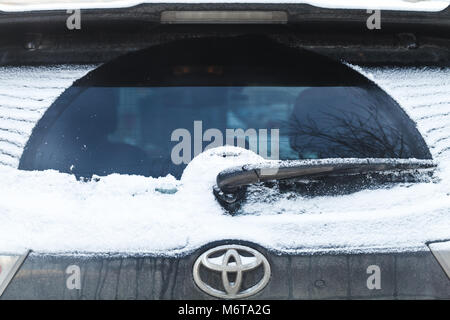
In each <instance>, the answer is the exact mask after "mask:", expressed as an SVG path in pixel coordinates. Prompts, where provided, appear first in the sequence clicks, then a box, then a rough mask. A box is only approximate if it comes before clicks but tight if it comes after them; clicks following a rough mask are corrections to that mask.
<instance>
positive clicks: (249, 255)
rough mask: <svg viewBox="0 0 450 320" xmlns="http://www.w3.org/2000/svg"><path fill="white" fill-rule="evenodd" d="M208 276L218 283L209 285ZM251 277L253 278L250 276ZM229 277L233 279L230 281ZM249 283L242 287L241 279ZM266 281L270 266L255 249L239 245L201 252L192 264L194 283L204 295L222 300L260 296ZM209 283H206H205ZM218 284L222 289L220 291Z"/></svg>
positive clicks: (210, 279) (242, 281)
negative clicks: (248, 279)
mask: <svg viewBox="0 0 450 320" xmlns="http://www.w3.org/2000/svg"><path fill="white" fill-rule="evenodd" d="M208 273H209V274H210V275H211V273H215V274H218V275H219V276H220V280H219V281H216V282H215V286H213V285H212V284H211V282H214V281H212V277H211V276H210V277H203V279H202V278H201V275H203V276H205V275H206V276H208ZM251 273H253V274H251ZM230 274H234V279H233V280H230ZM245 276H251V277H252V279H254V281H253V282H251V281H250V282H249V283H246V286H247V287H244V286H243V284H244V282H245V281H244V280H245V279H244V277H245ZM269 280H270V265H269V262H268V261H267V259H266V257H264V256H263V255H262V254H261V253H260V252H258V251H256V250H255V249H252V248H249V247H246V246H241V245H224V246H219V247H215V248H213V249H210V250H208V251H206V252H204V253H203V254H202V255H201V256H200V257H198V259H197V260H196V261H195V264H194V281H195V283H196V284H197V286H198V287H199V288H200V289H201V290H203V291H204V292H206V293H207V294H209V295H211V296H214V297H217V298H223V299H240V298H246V297H250V296H252V295H255V294H256V293H258V292H260V291H261V290H262V289H264V287H265V286H266V285H267V283H268V282H269ZM207 282H209V283H207ZM220 282H221V284H222V286H223V288H220Z"/></svg>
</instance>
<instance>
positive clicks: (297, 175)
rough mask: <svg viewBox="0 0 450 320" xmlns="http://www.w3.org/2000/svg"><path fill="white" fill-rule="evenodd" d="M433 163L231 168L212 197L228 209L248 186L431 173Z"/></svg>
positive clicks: (324, 162) (345, 161)
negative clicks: (274, 182) (356, 176)
mask: <svg viewBox="0 0 450 320" xmlns="http://www.w3.org/2000/svg"><path fill="white" fill-rule="evenodd" d="M435 167H436V164H435V162H434V161H433V160H419V159H356V158H340V159H320V160H293V161H289V160H288V161H272V162H264V163H261V164H247V165H244V166H240V167H233V168H229V169H226V170H224V171H222V172H220V173H219V174H218V175H217V180H216V182H217V185H216V186H214V189H213V191H214V194H215V196H216V198H217V199H218V200H219V202H221V204H222V205H223V204H225V205H230V204H233V203H235V202H237V200H239V199H242V198H243V194H244V193H245V187H246V186H248V185H251V184H255V183H259V182H268V181H279V180H285V179H309V178H320V177H331V176H349V175H361V174H370V173H411V172H413V173H414V172H416V171H420V172H422V171H430V170H433V169H434V168H435Z"/></svg>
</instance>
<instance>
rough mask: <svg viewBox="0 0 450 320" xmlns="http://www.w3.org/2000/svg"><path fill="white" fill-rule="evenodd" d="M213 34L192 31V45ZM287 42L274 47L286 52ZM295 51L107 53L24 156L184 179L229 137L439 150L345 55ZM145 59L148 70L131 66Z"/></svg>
mask: <svg viewBox="0 0 450 320" xmlns="http://www.w3.org/2000/svg"><path fill="white" fill-rule="evenodd" d="M202 41H203V42H202ZM207 41H211V40H197V41H191V42H184V49H185V52H189V49H190V48H193V49H192V51H193V52H192V55H194V54H195V53H196V50H197V49H198V48H201V47H202V46H207ZM258 41H259V40H258ZM258 41H257V42H258ZM258 43H259V42H258ZM264 45H266V44H264ZM273 46H274V47H275V48H280V45H278V44H273ZM212 47H213V48H214V45H212ZM218 47H219V48H220V45H219V46H218ZM219 48H218V49H219ZM175 49H176V46H174V47H170V46H168V47H166V49H165V50H169V51H168V52H170V53H171V54H174V53H173V51H174V50H175ZM154 50H160V51H162V52H164V50H162V49H154ZM253 50H254V48H253ZM279 50H281V52H279V53H278V55H277V52H276V50H275V52H273V55H272V57H273V59H278V60H279V61H281V60H283V53H285V51H283V50H285V49H279ZM289 50H290V51H289V54H288V57H287V60H289V59H292V58H293V57H292V55H295V54H297V55H299V56H298V58H299V60H298V61H297V60H295V62H293V61H291V62H293V65H292V67H291V68H289V66H288V65H285V62H283V63H281V64H277V63H276V62H273V63H271V62H267V61H266V64H268V65H269V66H270V68H267V70H265V68H264V61H260V62H259V63H258V61H256V63H245V62H246V61H247V62H248V61H249V60H248V59H249V57H248V55H249V54H251V52H249V51H251V50H250V48H249V50H248V51H247V52H244V53H235V54H234V57H233V61H234V62H235V63H231V62H233V61H229V60H227V59H223V57H221V55H220V53H219V52H218V53H217V61H206V63H205V65H201V66H199V64H198V63H199V61H201V60H197V59H198V57H196V58H194V59H192V60H194V61H189V59H187V60H185V61H177V60H176V59H175V58H172V59H173V60H170V57H169V58H167V57H164V58H161V56H158V54H160V52H159V53H158V52H153V54H152V50H151V49H149V51H146V52H141V53H139V54H138V55H137V56H135V57H134V58H135V59H134V58H133V56H129V57H125V58H122V59H119V60H118V61H115V62H113V63H111V64H110V65H108V64H107V65H105V66H103V67H101V68H99V70H97V72H96V71H94V72H93V73H92V74H90V75H88V76H87V77H86V78H85V79H81V80H80V81H78V82H77V83H75V84H74V86H72V87H71V88H69V89H68V90H67V91H66V92H65V93H64V94H63V95H62V96H61V97H60V98H59V99H58V100H57V101H56V102H55V104H54V105H53V106H52V107H51V108H50V109H49V110H48V111H47V113H46V114H45V115H44V117H43V119H42V120H41V121H40V123H39V124H38V125H37V127H36V128H35V130H34V131H33V135H32V137H31V138H30V141H29V143H28V145H27V147H26V150H25V151H24V154H23V156H22V160H21V165H20V167H21V168H22V169H26V170H45V169H56V170H59V171H61V172H68V173H74V174H76V175H77V176H80V177H91V176H92V175H94V174H95V175H100V176H101V175H108V174H111V173H121V174H139V175H144V176H153V177H159V176H165V175H167V174H172V175H174V176H175V177H178V178H179V177H180V176H181V174H182V172H183V170H184V168H185V167H186V165H187V163H189V161H190V160H192V158H193V157H194V156H196V155H197V154H199V153H200V152H202V151H204V150H205V149H207V148H211V147H215V146H221V145H226V144H232V145H237V146H241V147H245V148H247V149H251V150H253V151H255V152H257V153H258V154H260V155H262V156H264V157H266V158H272V159H275V158H276V159H281V160H296V159H318V158H417V159H429V158H431V156H430V153H429V151H428V148H427V146H426V145H425V143H424V141H423V139H422V137H421V136H420V134H419V132H418V131H417V129H416V127H415V124H414V123H413V122H412V121H411V119H409V118H408V116H407V115H406V114H405V113H404V112H403V110H402V109H401V108H400V107H399V105H398V104H397V103H396V102H395V101H394V100H393V99H392V98H390V97H389V96H388V95H387V94H386V93H385V92H383V91H382V90H381V89H380V88H378V87H377V86H375V85H374V84H372V83H370V82H369V81H368V80H367V79H365V78H364V77H362V76H360V75H357V74H356V72H355V71H353V70H351V69H350V68H347V67H345V66H343V65H341V64H340V63H337V62H329V61H328V60H324V61H326V62H327V63H326V64H323V63H321V59H324V58H321V57H316V56H315V55H311V54H309V53H302V52H301V51H299V50H296V51H297V52H296V53H292V52H293V51H292V50H293V49H289ZM197 53H198V52H197ZM211 55H212V56H211ZM211 55H209V56H208V57H209V58H208V59H213V58H214V50H212V52H211ZM240 55H241V58H242V59H241V60H242V61H240V60H239V56H240ZM152 57H153V60H151V59H150V58H152ZM174 57H176V55H175V56H174ZM145 58H146V59H145ZM158 58H159V59H160V62H161V64H158V63H157V61H158ZM184 59H185V58H184ZM208 59H205V60H208ZM140 60H141V63H142V65H141V69H145V68H147V70H144V71H142V70H139V72H134V73H133V72H131V71H132V70H133V68H135V67H136V63H137V62H136V61H140ZM213 60H214V59H213ZM256 60H258V59H256ZM149 61H150V62H149ZM308 63H309V64H310V66H308V68H303V69H302V66H304V65H307V64H308ZM330 65H331V66H333V68H335V69H334V70H331V71H336V72H335V74H334V75H333V72H330V70H329V66H330ZM296 68H297V69H301V73H300V70H299V73H298V75H297V74H296V73H295V72H293V70H294V71H295V69H296ZM324 68H328V69H324ZM130 69H131V71H130ZM124 70H126V71H124ZM152 71H153V72H152ZM155 71H157V72H155ZM321 74H323V75H324V77H323V79H321V77H320V75H321ZM152 75H153V76H152ZM318 75H319V76H318ZM246 76H248V77H246Z"/></svg>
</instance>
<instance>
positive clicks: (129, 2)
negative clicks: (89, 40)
mask: <svg viewBox="0 0 450 320" xmlns="http://www.w3.org/2000/svg"><path fill="white" fill-rule="evenodd" d="M169 2H172V3H252V4H253V3H284V4H286V3H291V4H292V3H297V4H301V3H304V4H310V5H313V6H316V7H322V8H333V9H343V8H344V9H381V10H408V11H431V12H433V11H441V10H444V9H445V8H446V7H448V5H449V1H448V0H422V1H421V0H411V1H407V0H377V1H375V0H340V1H336V0H256V1H249V0H221V1H218V0H175V1H167V0H76V1H72V0H5V1H2V3H1V4H0V11H10V12H12V11H16V12H17V11H31V10H57V9H92V8H123V7H132V6H136V5H139V4H143V3H169Z"/></svg>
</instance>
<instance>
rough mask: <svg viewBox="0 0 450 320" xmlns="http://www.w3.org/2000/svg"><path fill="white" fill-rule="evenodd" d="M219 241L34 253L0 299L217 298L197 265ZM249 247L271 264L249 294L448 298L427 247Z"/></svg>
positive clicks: (447, 284) (448, 287)
mask: <svg viewBox="0 0 450 320" xmlns="http://www.w3.org/2000/svg"><path fill="white" fill-rule="evenodd" d="M230 243H236V242H230ZM220 244H223V242H221V243H220ZM215 245H218V244H211V245H208V246H206V247H204V248H201V249H199V250H197V251H196V252H194V253H192V254H189V255H186V256H183V257H178V258H176V257H155V256H148V255H147V256H146V255H142V256H129V257H120V256H109V257H108V256H106V255H78V256H76V255H72V256H62V255H61V256H58V255H42V254H36V253H32V254H30V255H29V257H28V258H27V260H26V261H25V263H24V264H23V266H22V268H21V269H20V271H19V272H18V273H17V274H16V276H15V278H14V279H13V281H12V282H11V283H10V285H9V286H8V288H7V289H6V291H5V293H4V294H3V296H2V297H1V299H7V300H9V299H199V300H202V299H214V298H213V297H211V296H209V295H207V294H205V293H203V292H202V291H201V290H200V289H199V288H198V287H197V286H196V285H195V283H194V280H193V275H192V269H193V264H194V262H195V260H196V258H197V257H198V256H199V255H200V254H201V253H203V252H204V251H205V250H207V249H208V248H211V247H212V246H215ZM250 246H251V247H253V248H256V249H258V250H259V251H260V252H261V253H263V254H264V255H265V256H266V257H267V259H268V261H269V263H270V265H271V270H272V276H271V280H270V282H269V284H268V285H267V286H266V288H265V289H264V290H262V291H261V292H260V293H258V294H257V295H255V296H253V297H251V298H252V299H253V298H254V299H450V280H449V279H448V278H447V276H446V274H445V273H444V271H443V270H442V269H441V267H440V266H439V264H438V263H437V261H436V260H435V258H434V257H433V255H432V254H431V252H429V251H421V252H405V253H373V254H370V253H367V254H366V253H360V254H311V255H304V254H303V255H286V254H277V253H274V252H270V251H267V250H265V249H263V248H261V247H259V246H255V245H250ZM69 265H77V266H79V267H80V270H81V289H80V290H77V289H72V290H69V289H68V288H67V286H66V281H67V278H68V277H69V275H68V274H66V272H65V271H66V268H67V267H68V266H69ZM370 265H378V266H379V267H380V269H381V289H379V290H369V289H368V288H367V285H366V282H367V279H368V277H369V276H370V274H368V273H367V267H368V266H370Z"/></svg>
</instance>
